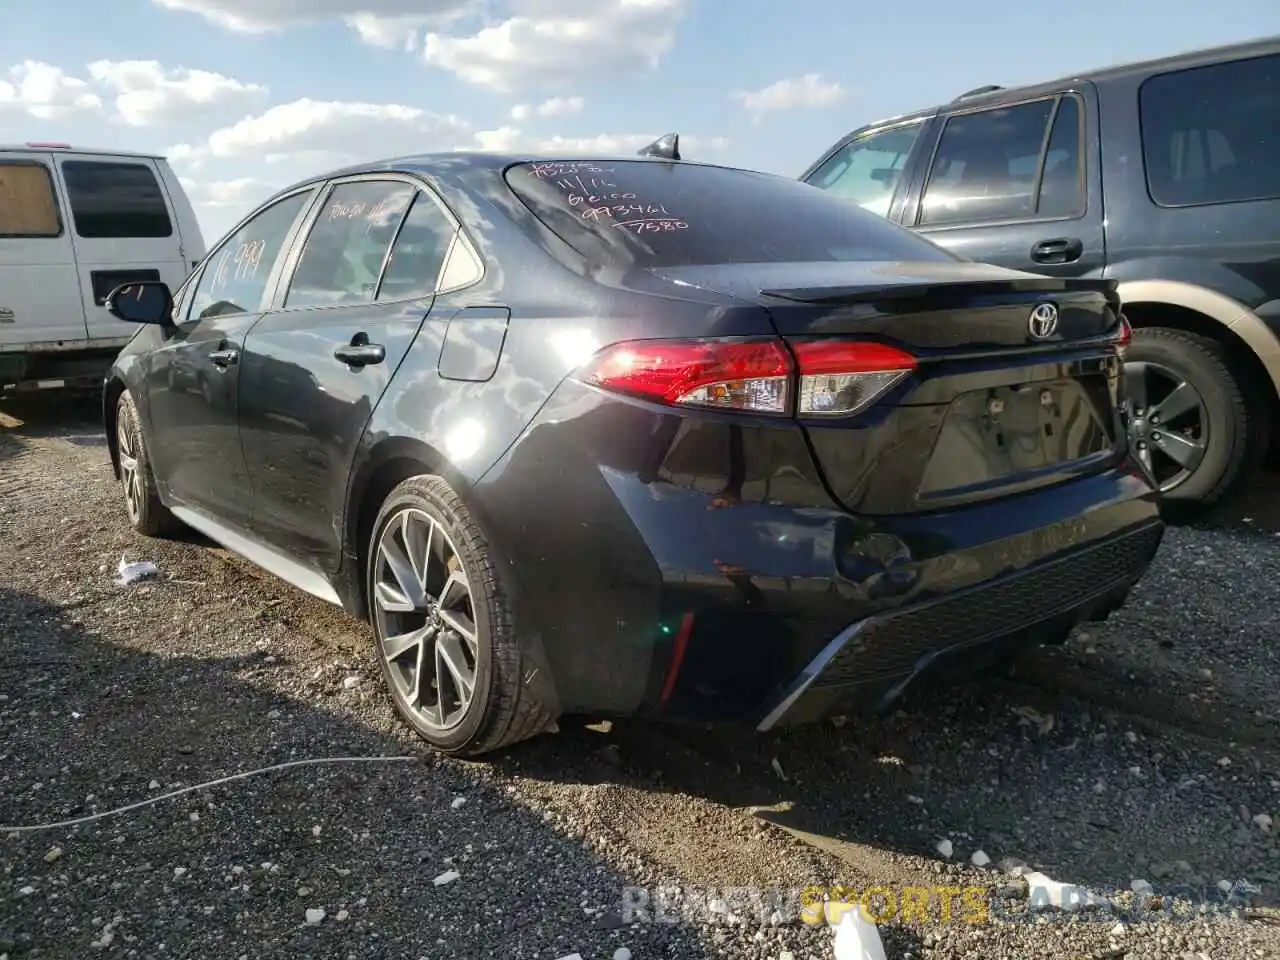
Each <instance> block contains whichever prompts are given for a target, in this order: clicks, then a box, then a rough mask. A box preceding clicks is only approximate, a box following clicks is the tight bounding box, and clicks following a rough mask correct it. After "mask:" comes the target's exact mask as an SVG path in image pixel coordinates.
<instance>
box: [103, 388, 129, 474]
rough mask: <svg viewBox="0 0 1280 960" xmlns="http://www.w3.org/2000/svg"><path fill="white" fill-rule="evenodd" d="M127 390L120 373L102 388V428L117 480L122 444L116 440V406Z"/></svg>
mask: <svg viewBox="0 0 1280 960" xmlns="http://www.w3.org/2000/svg"><path fill="white" fill-rule="evenodd" d="M124 391H125V382H124V381H123V380H122V379H120V376H119V375H118V374H113V375H112V376H111V378H110V379H109V380H108V381H107V382H106V384H105V385H104V386H103V388H102V429H103V430H104V431H105V432H106V437H107V455H108V456H109V457H110V458H111V473H112V476H114V477H115V478H116V480H119V479H120V444H119V442H118V441H117V440H116V406H117V405H118V404H119V402H120V394H122V393H124Z"/></svg>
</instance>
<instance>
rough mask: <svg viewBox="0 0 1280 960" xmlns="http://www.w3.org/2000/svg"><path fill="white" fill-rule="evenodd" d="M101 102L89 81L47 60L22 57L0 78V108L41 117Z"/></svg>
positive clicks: (72, 110)
mask: <svg viewBox="0 0 1280 960" xmlns="http://www.w3.org/2000/svg"><path fill="white" fill-rule="evenodd" d="M101 106H102V100H101V98H99V97H98V95H97V94H96V93H94V92H93V91H92V90H91V89H90V88H89V84H87V83H85V81H83V80H77V79H76V78H75V77H71V76H68V75H67V74H66V73H65V72H63V71H62V69H61V68H59V67H55V66H54V65H53V64H51V63H41V62H39V61H37V60H24V61H23V62H22V63H20V64H18V65H17V66H15V67H12V68H11V69H10V70H9V80H0V109H4V108H6V107H8V108H12V109H17V110H23V111H26V112H27V113H29V114H31V115H32V116H33V117H39V118H41V119H42V120H48V119H52V118H55V117H62V116H66V115H67V114H69V113H76V112H79V111H83V110H97V109H99V108H100V107H101Z"/></svg>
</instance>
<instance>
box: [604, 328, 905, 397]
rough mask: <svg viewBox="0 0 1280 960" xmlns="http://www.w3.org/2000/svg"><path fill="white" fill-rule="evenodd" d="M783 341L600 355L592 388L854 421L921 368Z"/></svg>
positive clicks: (879, 354) (861, 352)
mask: <svg viewBox="0 0 1280 960" xmlns="http://www.w3.org/2000/svg"><path fill="white" fill-rule="evenodd" d="M791 346H792V351H794V360H793V359H792V353H791V352H789V351H788V350H787V347H786V346H785V345H784V344H783V342H782V341H781V340H778V339H759V340H757V339H744V340H634V341H629V342H624V343H616V344H613V345H612V346H609V347H606V348H605V349H604V350H602V351H600V352H599V353H598V354H596V356H595V357H594V358H593V359H592V360H591V361H590V362H589V363H588V364H587V366H586V367H585V368H584V369H583V370H582V371H581V372H580V373H579V377H580V378H581V379H582V380H585V381H586V382H587V383H591V384H594V385H595V386H598V387H601V388H602V389H605V390H611V391H613V392H616V393H623V394H628V395H630V396H635V397H640V398H643V399H646V400H652V401H655V402H658V403H665V404H669V405H672V406H683V407H703V408H712V409H720V410H741V411H746V412H752V413H767V414H788V413H791V412H793V411H794V412H795V413H796V414H798V415H800V416H849V415H850V414H854V413H857V412H859V411H860V410H863V409H865V408H866V407H868V406H869V405H870V404H872V403H874V402H875V401H876V400H877V399H878V398H879V397H881V396H883V395H884V394H885V393H886V392H887V391H888V390H890V389H891V388H892V387H893V386H895V385H896V384H897V383H898V382H900V381H901V380H902V379H903V378H904V377H907V376H909V375H910V374H911V372H912V371H913V370H915V368H916V360H915V357H913V356H911V354H909V353H905V352H903V351H901V350H898V349H895V348H893V347H889V346H885V345H883V344H878V343H858V342H851V341H842V340H808V341H801V342H797V343H793V344H792V345H791Z"/></svg>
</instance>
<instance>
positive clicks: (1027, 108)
mask: <svg viewBox="0 0 1280 960" xmlns="http://www.w3.org/2000/svg"><path fill="white" fill-rule="evenodd" d="M1059 104H1061V106H1059ZM1050 123H1053V129H1052V131H1051V132H1050V130H1049V124H1050ZM1046 133H1049V140H1048V144H1047V146H1048V150H1047V151H1046V150H1045V147H1046V140H1045V135H1046ZM1042 160H1043V171H1044V178H1043V182H1042V181H1041V177H1040V173H1041V169H1042ZM1082 212H1083V180H1082V178H1081V166H1080V108H1079V102H1078V101H1077V100H1076V98H1074V97H1070V96H1067V97H1062V98H1051V99H1047V100H1037V101H1034V102H1032V103H1022V104H1018V105H1017V106H1012V107H998V108H996V109H994V110H982V111H979V112H977V113H964V114H958V115H956V116H952V117H948V118H947V121H946V125H945V126H944V127H943V129H942V137H941V139H940V140H939V142H938V149H937V153H936V155H935V157H934V161H933V166H932V169H931V170H930V171H929V177H928V180H927V183H926V186H925V191H924V198H923V201H922V202H921V209H920V218H919V223H920V225H921V226H936V225H942V224H953V223H955V224H959V223H982V222H986V221H995V220H1018V219H1027V218H1032V217H1043V218H1048V217H1063V216H1075V215H1078V214H1080V213H1082Z"/></svg>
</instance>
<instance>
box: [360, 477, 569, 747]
mask: <svg viewBox="0 0 1280 960" xmlns="http://www.w3.org/2000/svg"><path fill="white" fill-rule="evenodd" d="M366 585H367V593H368V598H369V614H370V617H369V619H370V621H371V622H372V624H373V628H374V633H375V635H376V639H377V653H378V660H379V664H380V665H381V668H382V674H383V679H384V680H385V681H386V684H387V688H388V689H389V690H390V692H391V696H392V699H393V700H394V702H395V705H396V709H397V710H398V711H399V713H400V715H401V716H402V717H403V718H404V719H405V720H406V721H408V723H409V725H410V726H412V727H413V729H414V730H415V731H417V733H418V734H419V735H420V736H421V737H422V738H423V739H424V740H426V741H427V742H428V743H430V744H431V745H432V746H434V747H436V748H437V749H438V750H440V751H442V752H444V753H450V754H457V755H464V756H475V755H478V754H482V753H487V752H489V751H491V750H496V749H498V748H500V747H505V746H509V745H510V744H513V743H517V742H519V741H521V740H525V739H527V738H529V737H532V736H535V735H537V734H539V733H541V732H543V731H544V730H546V729H548V728H549V727H550V726H551V724H552V722H553V720H554V717H552V716H551V714H550V713H549V711H548V710H547V709H546V708H545V707H544V706H543V705H542V704H541V703H540V702H539V701H538V699H537V698H536V697H535V696H534V693H533V691H532V689H531V688H530V687H528V686H527V685H526V684H525V683H524V682H523V675H524V673H525V669H526V665H525V664H524V663H523V659H524V658H523V656H522V654H521V649H520V646H519V644H518V643H517V642H516V639H515V633H514V628H513V624H512V616H511V609H510V605H509V603H508V599H507V595H506V592H505V590H504V589H503V586H502V583H501V581H500V579H499V577H498V575H497V573H496V571H495V570H494V567H493V563H492V561H491V558H490V551H489V547H488V543H487V541H486V539H485V536H484V533H483V532H482V531H481V529H480V527H479V525H478V524H477V523H476V522H475V520H474V519H473V517H472V516H471V513H470V511H468V509H467V507H466V504H465V503H464V502H463V501H462V499H461V498H460V497H459V496H458V494H457V493H456V492H455V491H454V490H453V488H452V487H450V486H449V484H448V483H447V482H446V481H445V480H444V479H442V478H441V477H435V476H419V477H413V478H411V479H409V480H405V481H404V482H403V483H401V484H400V485H399V486H397V487H396V488H395V489H394V490H393V491H391V494H390V495H389V496H388V497H387V499H386V501H385V502H384V503H383V505H382V509H381V510H380V511H379V513H378V518H377V520H376V522H375V523H374V528H373V536H372V539H371V541H370V543H369V549H368V558H367V561H366Z"/></svg>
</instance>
